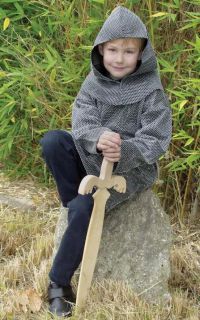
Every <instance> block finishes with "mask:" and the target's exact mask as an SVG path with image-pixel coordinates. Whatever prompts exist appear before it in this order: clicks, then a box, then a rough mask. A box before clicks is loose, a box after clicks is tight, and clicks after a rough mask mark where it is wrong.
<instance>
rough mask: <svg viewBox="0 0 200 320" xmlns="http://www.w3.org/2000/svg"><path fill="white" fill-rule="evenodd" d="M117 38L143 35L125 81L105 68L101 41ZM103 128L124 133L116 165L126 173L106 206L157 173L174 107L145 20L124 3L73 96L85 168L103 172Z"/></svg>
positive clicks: (144, 185) (104, 31) (110, 21)
mask: <svg viewBox="0 0 200 320" xmlns="http://www.w3.org/2000/svg"><path fill="white" fill-rule="evenodd" d="M118 38H143V39H145V41H146V45H145V48H144V49H143V52H142V55H141V61H139V62H138V65H137V68H136V70H135V71H134V72H133V73H132V74H130V75H127V76H125V77H124V78H123V79H121V81H119V80H113V79H111V78H110V77H109V74H108V73H107V72H106V70H105V68H104V66H103V62H102V56H101V55H100V53H99V51H98V45H99V44H101V43H104V42H107V41H109V40H114V39H118ZM104 131H113V132H117V133H119V134H120V136H121V139H122V145H121V158H120V161H119V162H118V163H117V165H116V168H115V170H114V173H115V174H119V175H122V176H124V177H125V179H126V181H127V191H126V193H125V194H120V193H117V192H116V191H114V190H112V191H111V197H110V198H109V200H108V202H107V206H106V209H107V211H108V210H110V209H112V208H113V207H114V206H116V205H117V204H119V203H121V202H123V201H125V200H127V199H129V198H134V197H136V195H138V193H140V192H142V191H143V190H145V189H147V188H149V187H150V186H151V185H152V184H153V182H154V181H155V179H156V178H157V175H158V168H157V160H158V159H159V158H160V156H161V155H163V154H164V153H165V151H166V150H167V148H168V146H169V143H170V139H171V131H172V120H171V109H170V108H169V103H168V100H167V97H166V96H165V93H164V91H163V87H162V84H161V81H160V78H159V75H158V72H157V61H156V57H155V53H154V51H153V49H152V47H151V44H150V41H149V37H148V33H147V30H146V27H145V25H144V24H143V22H142V21H141V20H140V18H139V17H138V16H136V15H135V14H134V13H132V12H131V11H129V10H128V9H126V8H124V7H121V6H119V7H117V8H116V9H115V10H113V11H112V13H111V15H110V16H109V17H108V19H107V20H106V21H105V23H104V24H103V26H102V28H101V30H100V32H99V34H98V35H97V38H96V40H95V43H94V46H93V49H92V52H91V72H90V73H89V75H88V76H87V77H86V79H85V81H84V82H83V84H82V87H81V89H80V91H79V93H78V95H77V97H76V99H75V102H74V106H73V111H72V137H73V140H74V143H75V146H76V148H77V151H78V153H79V155H80V157H81V160H82V162H83V165H84V167H85V169H86V171H87V174H94V175H99V173H100V167H101V163H102V159H103V158H102V155H101V154H99V153H98V152H97V149H96V145H97V142H98V139H99V137H100V135H101V134H102V133H103V132H104Z"/></svg>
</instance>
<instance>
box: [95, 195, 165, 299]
mask: <svg viewBox="0 0 200 320" xmlns="http://www.w3.org/2000/svg"><path fill="white" fill-rule="evenodd" d="M170 245H171V227H170V223H169V219H168V216H167V215H166V213H165V212H164V211H163V209H162V208H161V205H160V202H159V199H158V197H157V196H156V195H155V194H154V193H153V192H152V191H151V190H147V191H145V192H143V193H142V194H140V196H139V197H138V198H137V199H136V200H135V201H133V200H132V201H128V202H126V203H123V204H122V205H120V206H119V207H117V208H116V209H113V210H112V211H110V212H109V214H107V215H106V217H105V221H104V229H103V234H102V240H101V246H100V251H99V255H98V261H97V265H96V269H95V277H96V278H97V279H99V280H100V279H114V280H120V281H124V282H126V283H127V284H128V285H129V286H130V287H131V288H132V289H133V291H134V292H135V293H137V294H138V295H140V296H141V297H143V298H144V299H145V300H148V301H149V302H155V303H157V302H159V301H160V302H166V301H168V300H169V299H170V294H169V292H168V284H167V282H168V278H169V275H170V261H169V254H170Z"/></svg>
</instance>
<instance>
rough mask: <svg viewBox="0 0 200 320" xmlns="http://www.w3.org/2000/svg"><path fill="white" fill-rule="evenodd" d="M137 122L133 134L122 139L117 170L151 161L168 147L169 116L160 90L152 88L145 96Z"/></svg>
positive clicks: (169, 138) (165, 100)
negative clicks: (152, 90) (138, 127)
mask: <svg viewBox="0 0 200 320" xmlns="http://www.w3.org/2000/svg"><path fill="white" fill-rule="evenodd" d="M140 124H141V128H140V129H139V130H137V132H136V133H135V137H134V138H130V139H127V140H122V144H121V158H120V160H119V163H118V165H117V167H116V171H115V172H117V173H122V172H128V171H129V170H130V169H132V168H135V167H138V166H140V165H142V164H145V163H148V164H152V163H154V162H156V161H157V160H158V159H159V158H160V156H161V155H162V154H164V153H165V152H166V150H167V149H168V146H169V143H170V140H171V132H172V116H171V109H170V107H169V103H168V100H167V98H166V96H165V94H164V92H163V91H161V90H156V91H154V92H153V93H151V94H150V95H149V96H148V97H147V98H146V99H145V103H144V108H143V112H142V114H141V121H140Z"/></svg>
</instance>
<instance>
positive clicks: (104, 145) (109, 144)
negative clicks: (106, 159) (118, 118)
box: [97, 139, 119, 150]
mask: <svg viewBox="0 0 200 320" xmlns="http://www.w3.org/2000/svg"><path fill="white" fill-rule="evenodd" d="M109 147H110V148H114V149H116V148H118V147H119V146H118V144H116V143H114V142H112V141H108V140H104V139H101V140H99V142H98V144H97V148H101V149H102V150H103V149H107V148H109Z"/></svg>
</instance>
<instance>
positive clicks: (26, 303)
mask: <svg viewBox="0 0 200 320" xmlns="http://www.w3.org/2000/svg"><path fill="white" fill-rule="evenodd" d="M16 304H17V309H21V310H22V311H23V312H24V313H26V312H27V311H28V310H30V311H31V312H33V313H35V312H38V311H39V310H40V309H41V306H42V300H41V298H40V296H39V295H38V293H37V292H36V291H35V289H27V290H25V291H21V292H20V293H19V295H18V296H17V297H16Z"/></svg>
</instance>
